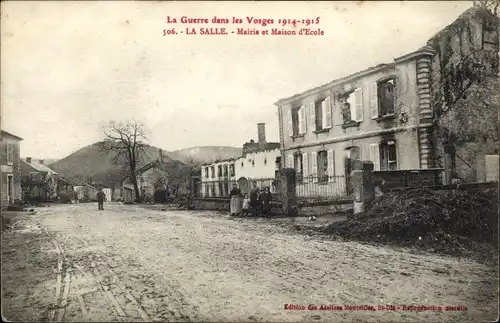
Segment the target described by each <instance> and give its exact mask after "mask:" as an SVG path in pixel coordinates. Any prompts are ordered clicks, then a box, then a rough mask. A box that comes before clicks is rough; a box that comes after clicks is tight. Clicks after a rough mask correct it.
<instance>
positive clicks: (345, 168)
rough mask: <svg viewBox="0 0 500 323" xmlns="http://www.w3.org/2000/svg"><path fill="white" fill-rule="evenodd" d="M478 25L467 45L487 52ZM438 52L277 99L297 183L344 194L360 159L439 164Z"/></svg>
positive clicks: (428, 49)
mask: <svg viewBox="0 0 500 323" xmlns="http://www.w3.org/2000/svg"><path fill="white" fill-rule="evenodd" d="M460 19H464V18H460ZM469 19H475V18H470V17H469ZM474 26H475V27H477V28H469V29H468V33H469V34H468V36H469V38H468V45H467V46H476V47H478V48H482V50H483V52H486V51H487V50H486V49H484V46H483V43H481V41H479V43H477V39H478V38H479V39H483V38H482V35H483V29H482V26H483V24H482V23H477V24H475V25H474ZM464 46H465V45H464ZM439 55H440V53H439V51H437V50H436V49H435V48H434V47H433V46H431V45H427V46H424V47H422V48H420V49H418V50H416V51H414V52H411V53H408V54H406V55H403V56H401V57H398V58H395V59H394V61H393V62H390V63H387V64H380V65H377V66H375V67H371V68H368V69H365V70H363V71H360V72H357V73H354V74H352V75H349V76H347V77H344V78H340V79H336V80H334V81H331V82H329V83H328V84H324V85H321V86H318V87H315V88H312V89H309V90H307V91H304V92H302V93H299V94H296V95H293V96H290V97H287V98H283V99H281V100H279V101H278V102H276V103H275V105H276V106H277V108H278V115H279V126H280V143H281V157H282V161H283V166H284V167H287V168H295V169H296V170H297V173H298V179H299V186H300V184H301V182H302V183H303V184H304V185H306V184H307V185H309V182H313V183H314V185H313V186H314V187H315V188H316V189H317V190H323V188H324V187H329V186H332V187H336V188H338V189H337V190H333V191H332V190H324V191H325V192H328V193H327V194H329V195H332V194H345V190H346V189H347V188H348V186H349V179H348V175H349V174H350V172H351V170H352V165H353V162H354V161H355V160H370V161H372V162H373V164H374V168H375V170H376V171H384V170H385V171H391V170H413V169H430V168H434V167H436V166H438V165H437V164H436V162H435V157H434V156H435V155H436V144H435V139H434V136H433V130H434V118H435V111H436V109H437V106H436V105H435V103H434V100H433V96H436V95H437V96H439V95H440V94H439V93H438V94H436V93H434V92H433V89H432V87H431V85H432V84H433V81H434V79H435V78H436V77H437V75H440V73H439V71H436V70H433V68H434V64H433V61H434V60H435V59H436V57H438V56H439ZM340 182H342V185H339V184H340Z"/></svg>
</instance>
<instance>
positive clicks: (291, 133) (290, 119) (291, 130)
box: [288, 109, 293, 137]
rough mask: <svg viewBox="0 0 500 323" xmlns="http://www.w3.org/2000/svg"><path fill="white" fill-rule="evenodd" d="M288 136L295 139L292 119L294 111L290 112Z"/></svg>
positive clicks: (290, 110)
mask: <svg viewBox="0 0 500 323" xmlns="http://www.w3.org/2000/svg"><path fill="white" fill-rule="evenodd" d="M288 135H289V136H290V137H293V117H292V109H289V110H288Z"/></svg>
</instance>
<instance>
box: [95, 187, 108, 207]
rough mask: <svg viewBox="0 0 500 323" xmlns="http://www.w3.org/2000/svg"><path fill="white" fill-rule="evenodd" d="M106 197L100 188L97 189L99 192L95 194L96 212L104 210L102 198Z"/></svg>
mask: <svg viewBox="0 0 500 323" xmlns="http://www.w3.org/2000/svg"><path fill="white" fill-rule="evenodd" d="M105 197H106V194H104V192H103V191H102V188H100V189H99V192H97V207H98V210H104V198H105Z"/></svg>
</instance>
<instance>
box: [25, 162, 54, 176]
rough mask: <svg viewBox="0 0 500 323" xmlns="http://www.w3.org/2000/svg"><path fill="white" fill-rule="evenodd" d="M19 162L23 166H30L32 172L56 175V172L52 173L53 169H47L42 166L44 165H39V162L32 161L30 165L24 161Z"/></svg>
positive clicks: (45, 166)
mask: <svg viewBox="0 0 500 323" xmlns="http://www.w3.org/2000/svg"><path fill="white" fill-rule="evenodd" d="M21 162H23V163H24V164H25V165H28V166H30V167H31V168H33V169H34V170H36V171H38V172H44V173H49V174H53V175H57V172H56V171H54V170H53V169H51V168H49V167H47V165H44V164H42V163H40V162H39V161H36V160H32V161H31V163H28V162H27V161H25V160H21Z"/></svg>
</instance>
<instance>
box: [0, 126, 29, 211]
mask: <svg viewBox="0 0 500 323" xmlns="http://www.w3.org/2000/svg"><path fill="white" fill-rule="evenodd" d="M22 140H23V139H22V138H20V137H18V136H15V135H13V134H11V133H9V132H7V131H3V130H2V131H1V132H0V151H1V152H0V191H1V196H0V204H1V209H2V210H4V209H6V208H7V207H8V205H9V204H17V203H19V202H20V201H21V199H22V196H21V166H20V148H21V141H22Z"/></svg>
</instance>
